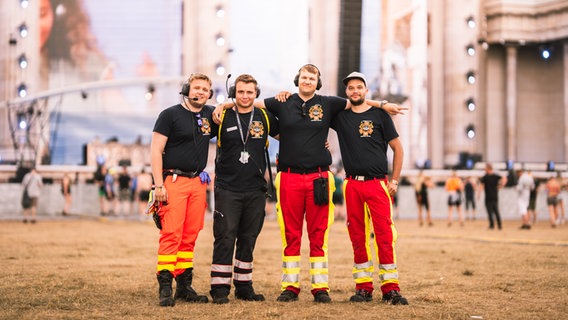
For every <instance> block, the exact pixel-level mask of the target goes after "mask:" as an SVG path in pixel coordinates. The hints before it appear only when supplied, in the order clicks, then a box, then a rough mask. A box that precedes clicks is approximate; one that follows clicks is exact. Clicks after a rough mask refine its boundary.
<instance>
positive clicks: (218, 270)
mask: <svg viewBox="0 0 568 320" xmlns="http://www.w3.org/2000/svg"><path fill="white" fill-rule="evenodd" d="M265 205H266V196H265V192H264V191H262V190H258V191H251V192H233V191H229V190H224V189H221V188H215V212H214V213H213V235H214V236H215V242H214V245H213V262H212V268H211V279H212V281H211V287H212V289H213V288H214V287H219V286H221V287H227V284H228V283H230V281H229V279H230V278H231V276H232V274H231V273H230V272H227V271H229V270H228V268H227V266H232V265H233V256H234V258H235V264H234V269H233V273H234V278H233V283H234V285H235V287H237V289H238V287H239V286H251V285H252V261H253V251H254V247H255V245H256V239H257V237H258V234H259V233H260V230H261V229H262V226H263V225H264V217H265V211H264V209H265ZM235 244H236V250H235ZM249 265H250V266H249ZM228 286H229V287H230V284H229V285H228Z"/></svg>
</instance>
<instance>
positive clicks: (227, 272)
mask: <svg viewBox="0 0 568 320" xmlns="http://www.w3.org/2000/svg"><path fill="white" fill-rule="evenodd" d="M259 93H260V91H259V88H258V83H257V81H256V80H255V79H254V77H252V76H251V75H248V74H242V75H240V76H238V77H237V78H236V80H235V84H234V86H232V87H231V88H230V89H229V98H231V99H233V101H235V107H234V108H233V109H228V110H225V112H224V114H223V116H222V121H221V123H220V125H219V133H218V135H217V158H216V161H215V191H214V192H215V211H214V212H213V235H214V236H215V242H214V245H213V261H212V263H211V291H210V294H211V297H212V298H213V303H217V304H224V303H228V302H229V298H228V296H229V293H230V290H231V282H232V283H233V285H234V286H235V298H236V299H239V300H245V301H264V299H265V298H264V295H262V294H258V293H256V292H255V290H254V288H253V281H252V275H253V251H254V247H255V245H256V240H257V237H258V235H259V233H260V231H261V229H262V226H263V224H264V217H265V211H264V209H265V205H266V191H267V188H266V186H267V183H266V180H265V179H264V173H265V172H266V165H267V160H266V157H265V151H266V150H265V149H266V148H267V147H268V135H269V134H270V135H272V136H274V135H276V134H277V130H278V127H277V122H276V119H275V118H274V116H272V115H271V114H270V113H268V112H267V111H266V110H264V109H258V108H255V107H254V106H253V102H254V99H255V98H257V97H258V95H259ZM235 245H236V248H235Z"/></svg>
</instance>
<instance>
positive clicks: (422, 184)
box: [414, 170, 434, 227]
mask: <svg viewBox="0 0 568 320" xmlns="http://www.w3.org/2000/svg"><path fill="white" fill-rule="evenodd" d="M433 186H434V184H433V183H432V179H431V178H430V177H428V176H425V175H424V172H423V171H422V170H420V173H419V174H418V179H417V180H416V183H415V184H414V192H415V194H416V204H417V205H418V224H419V225H420V226H422V225H423V224H424V220H423V219H422V208H424V210H425V211H426V222H427V223H428V226H429V227H431V226H433V225H434V223H433V222H432V215H431V212H430V199H429V197H428V189H430V188H432V187H433Z"/></svg>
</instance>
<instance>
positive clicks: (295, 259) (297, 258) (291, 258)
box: [282, 256, 300, 263]
mask: <svg viewBox="0 0 568 320" xmlns="http://www.w3.org/2000/svg"><path fill="white" fill-rule="evenodd" d="M282 261H284V262H286V263H290V262H300V256H284V257H283V258H282Z"/></svg>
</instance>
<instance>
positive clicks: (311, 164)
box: [214, 64, 405, 303]
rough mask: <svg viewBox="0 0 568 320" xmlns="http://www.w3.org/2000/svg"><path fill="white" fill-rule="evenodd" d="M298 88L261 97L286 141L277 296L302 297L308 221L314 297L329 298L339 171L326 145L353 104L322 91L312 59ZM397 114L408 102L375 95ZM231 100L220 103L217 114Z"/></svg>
mask: <svg viewBox="0 0 568 320" xmlns="http://www.w3.org/2000/svg"><path fill="white" fill-rule="evenodd" d="M294 84H295V85H296V86H297V87H298V93H296V94H293V95H290V93H288V92H282V93H280V94H278V95H277V97H274V98H267V99H264V100H263V101H256V102H255V106H257V107H266V108H267V109H268V111H270V112H271V113H273V114H274V115H275V116H276V117H277V118H278V123H279V129H280V138H279V140H280V146H279V158H278V171H279V172H278V174H277V176H276V180H275V184H276V193H277V199H278V203H277V204H276V207H277V216H278V223H279V225H280V231H281V236H282V281H281V290H282V292H281V294H280V296H279V297H278V299H277V301H280V302H291V301H296V300H298V294H299V293H300V248H301V240H302V229H303V221H304V219H305V220H306V226H307V231H308V238H309V240H310V250H309V252H310V253H309V254H310V259H309V260H310V275H311V287H312V289H311V293H312V295H313V296H314V301H315V302H319V303H329V302H331V298H330V296H329V284H328V254H327V236H328V230H329V226H331V224H332V223H333V217H334V212H333V211H334V210H333V209H334V207H333V203H332V196H331V195H332V193H333V191H334V190H335V183H334V179H333V175H332V174H331V173H330V172H329V166H330V165H331V154H330V152H329V150H328V149H326V147H325V143H326V140H327V135H328V132H329V128H330V123H331V119H332V118H333V117H334V116H335V115H337V114H338V113H339V112H341V111H342V110H344V109H345V108H347V107H348V106H349V102H348V101H347V100H346V99H343V98H339V97H334V96H321V95H318V94H316V90H319V89H320V88H321V86H322V82H321V73H320V71H319V69H318V68H317V67H316V66H314V65H312V64H306V65H304V66H302V67H301V68H300V70H299V71H298V74H297V75H296V77H295V78H294ZM369 103H370V104H372V105H374V106H376V107H382V108H385V110H388V111H389V112H391V113H393V114H397V113H401V111H402V110H404V109H405V108H401V107H399V106H397V105H395V104H390V103H386V101H383V102H377V101H369ZM224 107H227V106H226V105H223V106H218V107H217V109H216V110H215V116H214V118H216V117H217V116H218V114H219V113H220V110H221V109H222V108H224Z"/></svg>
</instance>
